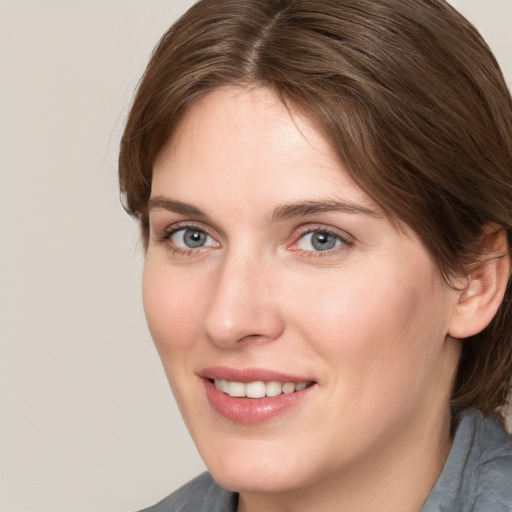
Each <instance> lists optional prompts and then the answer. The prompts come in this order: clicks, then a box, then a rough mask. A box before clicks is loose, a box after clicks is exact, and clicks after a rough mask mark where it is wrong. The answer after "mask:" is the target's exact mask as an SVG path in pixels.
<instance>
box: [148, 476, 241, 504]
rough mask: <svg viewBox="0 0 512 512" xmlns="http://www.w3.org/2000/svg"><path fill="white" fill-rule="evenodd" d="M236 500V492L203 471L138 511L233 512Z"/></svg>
mask: <svg viewBox="0 0 512 512" xmlns="http://www.w3.org/2000/svg"><path fill="white" fill-rule="evenodd" d="M237 502H238V496H237V494H235V493H233V492H230V491H227V490H226V489H223V488H222V487H220V486H219V485H218V484H217V483H216V482H215V480H213V478H212V477H211V475H210V474H209V473H203V474H201V475H199V476H198V477H196V478H194V479H193V480H191V481H190V482H188V483H187V484H185V485H184V486H183V487H180V488H179V489H178V490H177V491H175V492H173V493H172V494H171V495H170V496H168V497H167V498H165V499H163V500H162V501H160V502H159V503H157V504H156V505H154V506H153V507H149V508H146V509H144V510H141V511H140V512H185V511H186V512H203V511H204V512H235V511H236V507H237Z"/></svg>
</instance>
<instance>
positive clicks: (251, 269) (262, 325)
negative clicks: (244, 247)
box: [204, 255, 284, 349]
mask: <svg viewBox="0 0 512 512" xmlns="http://www.w3.org/2000/svg"><path fill="white" fill-rule="evenodd" d="M276 287H277V283H276V279H275V274H274V273H273V271H272V268H271V265H265V264H264V263H263V262H262V261H261V260H260V261H258V260H257V258H252V259H250V258H247V257H246V256H244V255H239V256H233V257H228V258H226V259H225V260H224V262H223V263H222V266H221V267H220V268H217V269H216V278H215V279H214V280H213V284H212V289H211V294H210V301H209V302H208V307H207V311H206V314H205V317H204V329H205V333H206V336H207V337H208V339H209V340H210V341H211V342H212V343H213V344H215V345H217V346H218V347H221V348H224V349H230V348H236V347H239V346H241V344H243V343H246V342H248V341H253V342H259V343H264V342H269V341H273V340H276V339H277V338H279V336H280V335H281V333H282V331H283V329H284V322H283V319H282V317H281V314H280V311H279V307H278V306H279V305H278V300H277V296H278V295H279V294H278V293H276Z"/></svg>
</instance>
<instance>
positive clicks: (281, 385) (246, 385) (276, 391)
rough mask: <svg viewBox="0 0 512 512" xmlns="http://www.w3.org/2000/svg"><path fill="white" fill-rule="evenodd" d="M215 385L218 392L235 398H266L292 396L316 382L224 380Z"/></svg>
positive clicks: (217, 380)
mask: <svg viewBox="0 0 512 512" xmlns="http://www.w3.org/2000/svg"><path fill="white" fill-rule="evenodd" d="M213 384H214V385H215V388H216V389H217V390H218V391H221V392H222V393H225V394H226V395H229V396H231V397H233V398H264V397H275V396H279V395H283V394H284V395H290V394H292V393H295V392H296V391H302V390H303V389H306V388H308V387H310V386H312V385H313V384H314V382H313V381H307V382H298V383H295V382H279V381H269V382H263V381H254V382H234V381H228V380H223V379H213Z"/></svg>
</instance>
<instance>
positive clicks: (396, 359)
mask: <svg viewBox="0 0 512 512" xmlns="http://www.w3.org/2000/svg"><path fill="white" fill-rule="evenodd" d="M391 270H392V269H388V271H387V272H385V273H384V272H383V273H379V274H377V273H375V274H373V275H372V274H371V273H370V272H360V273H358V274H355V273H352V274H347V275H343V276H341V275H340V277H339V279H337V280H336V281H332V280H331V281H326V282H324V283H318V282H317V283H316V285H315V286H314V287H311V288H310V292H309V293H308V295H307V300H305V301H301V305H300V311H299V310H296V311H295V312H294V315H295V316H296V318H297V319H300V324H299V328H300V329H301V331H302V333H303V335H304V336H305V337H306V338H307V339H309V340H310V342H311V343H314V345H315V348H316V351H317V353H318V354H319V355H320V356H321V357H322V358H323V359H325V360H328V361H332V362H333V364H336V365H338V366H340V367H342V371H343V372H348V373H350V374H352V375H353V376H354V379H355V380H360V379H363V377H364V376H365V375H366V374H371V375H372V379H376V378H379V377H381V376H385V377H386V378H387V379H389V378H390V376H391V378H395V377H394V376H396V378H399V376H400V375H402V374H404V373H405V374H407V372H411V371H412V369H413V368H416V369H417V368H420V371H421V366H422V365H423V361H422V359H423V358H425V357H427V358H428V357H432V356H433V355H434V354H435V351H437V350H440V348H441V342H442V340H443V339H444V324H445V320H444V308H443V306H442V300H441V299H442V297H440V294H439V293H437V290H438V286H437V285H436V284H435V283H434V278H432V279H430V275H431V274H430V273H429V272H427V273H426V276H427V277H426V278H421V279H419V278H418V277H417V276H416V277H414V276H413V275H407V274H405V275H403V270H402V274H398V275H394V274H393V273H392V272H391ZM294 295H295V296H297V295H298V294H297V293H295V294H294ZM414 371H416V370H414Z"/></svg>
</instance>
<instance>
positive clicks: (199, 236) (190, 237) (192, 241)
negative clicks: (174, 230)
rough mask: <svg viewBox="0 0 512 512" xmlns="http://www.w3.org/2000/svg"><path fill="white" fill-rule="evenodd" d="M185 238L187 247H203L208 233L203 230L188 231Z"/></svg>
mask: <svg viewBox="0 0 512 512" xmlns="http://www.w3.org/2000/svg"><path fill="white" fill-rule="evenodd" d="M183 238H184V242H185V245H186V246H187V247H190V248H195V247H201V246H202V245H204V243H205V241H206V234H205V233H203V232H202V231H186V232H185V236H184V237H183Z"/></svg>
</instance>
